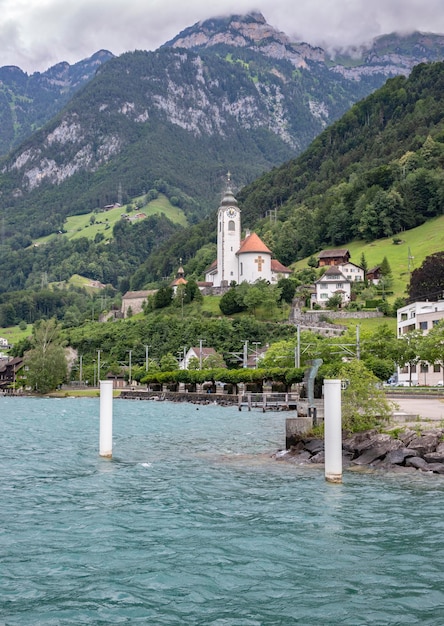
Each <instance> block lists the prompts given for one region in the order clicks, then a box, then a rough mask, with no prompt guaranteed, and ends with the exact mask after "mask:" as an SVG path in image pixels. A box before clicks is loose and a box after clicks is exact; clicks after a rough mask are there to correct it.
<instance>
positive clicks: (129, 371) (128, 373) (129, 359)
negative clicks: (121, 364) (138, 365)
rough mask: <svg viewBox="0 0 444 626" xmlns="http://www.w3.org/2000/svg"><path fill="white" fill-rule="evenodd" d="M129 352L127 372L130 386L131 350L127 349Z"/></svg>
mask: <svg viewBox="0 0 444 626" xmlns="http://www.w3.org/2000/svg"><path fill="white" fill-rule="evenodd" d="M128 352H129V372H128V383H129V385H130V386H131V354H132V350H128Z"/></svg>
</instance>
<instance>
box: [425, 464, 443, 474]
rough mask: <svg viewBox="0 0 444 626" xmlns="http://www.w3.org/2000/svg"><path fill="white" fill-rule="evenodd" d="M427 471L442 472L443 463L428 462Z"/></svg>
mask: <svg viewBox="0 0 444 626" xmlns="http://www.w3.org/2000/svg"><path fill="white" fill-rule="evenodd" d="M428 465H429V466H428V469H429V471H432V472H435V474H444V463H429V464H428Z"/></svg>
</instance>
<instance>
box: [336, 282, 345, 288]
mask: <svg viewBox="0 0 444 626" xmlns="http://www.w3.org/2000/svg"><path fill="white" fill-rule="evenodd" d="M343 286H344V283H336V289H342V288H343Z"/></svg>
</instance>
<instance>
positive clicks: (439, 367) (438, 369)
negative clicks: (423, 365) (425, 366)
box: [433, 363, 441, 374]
mask: <svg viewBox="0 0 444 626" xmlns="http://www.w3.org/2000/svg"><path fill="white" fill-rule="evenodd" d="M433 371H434V372H435V373H438V374H439V372H440V371H441V365H440V364H439V363H434V364H433Z"/></svg>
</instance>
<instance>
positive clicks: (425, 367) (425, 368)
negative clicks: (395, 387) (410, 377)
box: [421, 363, 429, 374]
mask: <svg viewBox="0 0 444 626" xmlns="http://www.w3.org/2000/svg"><path fill="white" fill-rule="evenodd" d="M428 371H429V364H428V363H421V374H427V372H428Z"/></svg>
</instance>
